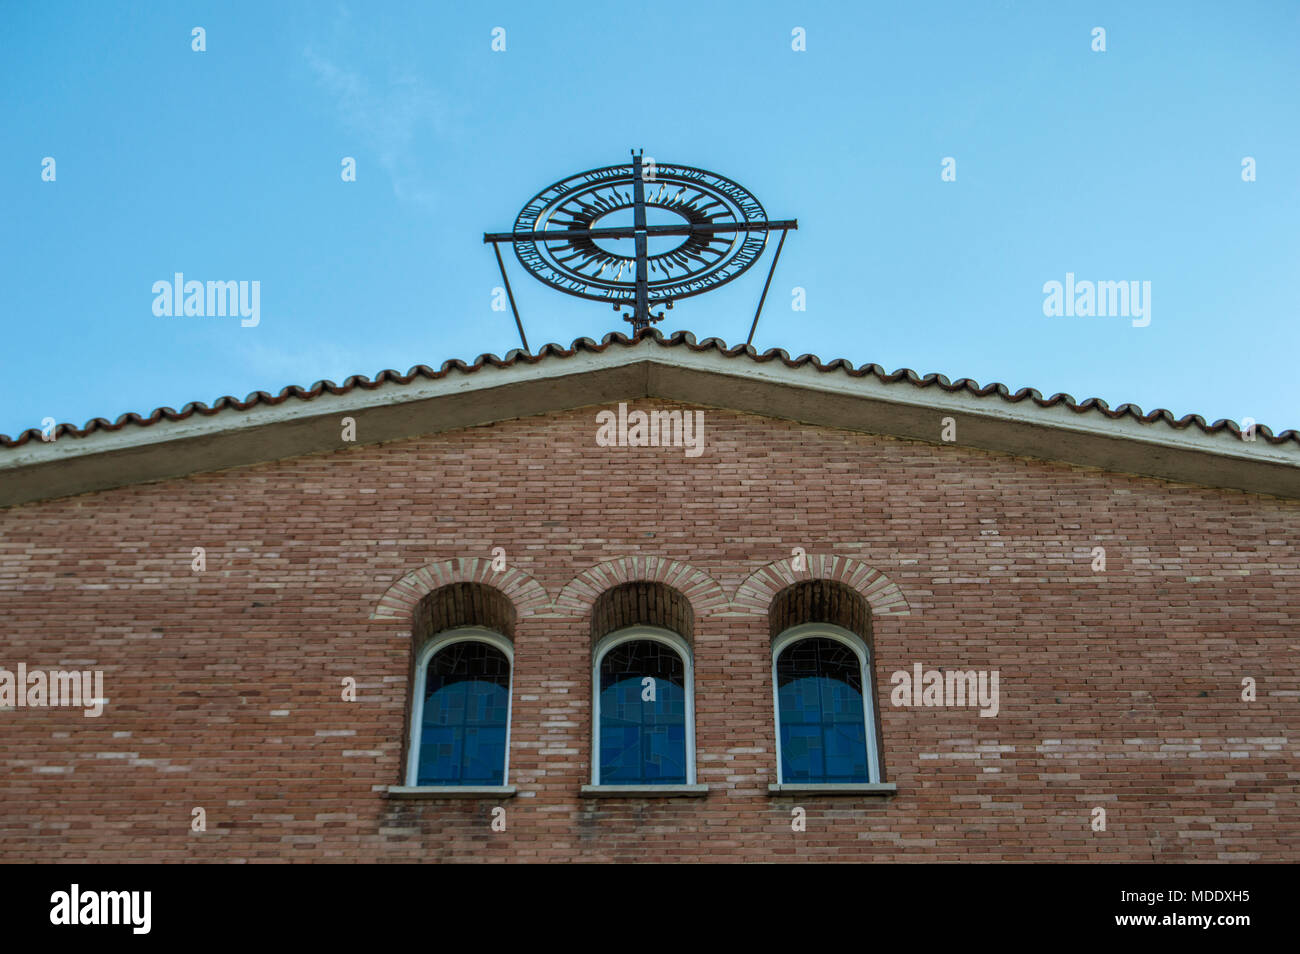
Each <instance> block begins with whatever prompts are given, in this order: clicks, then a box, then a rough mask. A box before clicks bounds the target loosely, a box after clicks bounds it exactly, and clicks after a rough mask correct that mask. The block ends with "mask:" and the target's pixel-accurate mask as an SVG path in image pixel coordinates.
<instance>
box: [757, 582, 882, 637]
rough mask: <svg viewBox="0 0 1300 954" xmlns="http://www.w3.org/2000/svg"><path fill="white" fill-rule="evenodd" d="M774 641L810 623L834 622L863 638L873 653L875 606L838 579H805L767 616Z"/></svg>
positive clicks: (774, 603) (785, 591)
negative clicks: (872, 615)
mask: <svg viewBox="0 0 1300 954" xmlns="http://www.w3.org/2000/svg"><path fill="white" fill-rule="evenodd" d="M767 618H768V623H769V625H770V629H771V634H772V639H773V640H775V639H776V638H777V637H778V636H780V635H781V634H782V633H784V632H786V631H787V630H790V629H793V628H794V627H796V626H803V625H804V624H806V623H830V624H831V625H833V626H838V627H840V629H846V630H848V631H849V632H850V633H853V634H854V635H856V636H859V637H861V639H862V641H863V642H864V643H866V644H867V648H868V649H870V650H871V651H872V652H873V653H874V652H875V645H874V643H873V641H872V639H871V607H870V606H869V605H868V604H867V601H866V599H865V598H864V597H863V596H862V594H861V593H859V592H858V591H857V590H854V589H851V588H849V587H848V586H846V585H845V584H843V583H839V582H837V581H835V580H803V581H801V582H799V583H795V584H794V585H793V586H787V587H786V588H785V589H783V590H782V591H781V592H780V593H778V594H776V598H775V599H773V600H772V607H771V609H770V610H768V614H767Z"/></svg>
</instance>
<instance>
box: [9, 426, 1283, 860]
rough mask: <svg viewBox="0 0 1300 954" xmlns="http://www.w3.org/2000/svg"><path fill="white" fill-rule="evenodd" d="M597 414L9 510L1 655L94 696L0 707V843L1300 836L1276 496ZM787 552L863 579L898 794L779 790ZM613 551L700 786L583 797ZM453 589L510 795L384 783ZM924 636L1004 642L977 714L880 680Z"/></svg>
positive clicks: (571, 854)
mask: <svg viewBox="0 0 1300 954" xmlns="http://www.w3.org/2000/svg"><path fill="white" fill-rule="evenodd" d="M633 406H635V407H640V408H641V409H644V410H650V409H664V408H669V407H674V406H678V405H671V404H667V403H656V402H648V401H639V402H636V403H635V404H634V405H633ZM596 410H597V409H596V408H589V409H585V410H582V411H573V412H566V413H558V414H550V415H545V416H540V417H536V418H530V419H527V420H522V421H513V422H507V423H502V424H498V425H492V426H486V427H479V428H474V429H471V430H468V431H462V432H458V433H454V434H445V435H437V436H431V437H426V438H420V439H414V440H408V441H402V442H396V443H391V444H387V445H380V446H349V447H345V448H343V449H340V450H338V451H337V452H334V453H329V454H322V455H316V456H312V457H309V458H299V459H295V460H290V461H284V462H277V463H270V464H262V465H257V466H252V467H244V468H238V469H233V470H228V471H224V472H219V473H212V474H204V475H199V476H195V477H190V478H185V479H178V480H171V481H166V482H162V483H156V484H150V485H141V486H134V487H127V488H121V489H117V490H111V491H106V492H102V493H96V494H89V495H83V496H80V497H76V498H69V499H63V500H52V501H45V502H39V503H34V504H28V505H23V506H20V507H16V508H10V509H7V510H2V511H0V595H2V597H3V600H4V605H5V607H6V609H7V614H6V616H7V618H6V630H5V637H4V641H3V654H2V655H0V665H2V666H4V667H6V668H8V669H10V670H14V669H15V668H16V666H17V664H18V663H19V662H24V663H26V664H27V665H28V666H29V667H34V666H46V667H54V668H65V669H102V670H103V671H104V679H105V683H104V685H105V695H106V696H107V697H108V699H109V702H108V704H107V706H106V708H105V711H104V714H103V715H102V716H101V717H99V718H85V717H83V716H82V714H81V711H80V710H73V709H50V708H46V709H30V708H23V709H12V710H9V711H0V857H2V858H3V859H4V860H6V861H27V860H47V861H57V860H165V861H182V860H190V861H207V860H248V861H258V860H270V859H292V860H344V859H346V860H377V859H386V860H402V861H413V860H471V859H473V860H490V861H502V860H514V859H518V860H559V859H574V858H578V859H590V860H655V861H667V860H677V859H690V858H701V857H704V858H708V859H710V860H735V859H752V860H793V859H823V860H824V859H834V860H850V859H853V860H868V859H877V860H899V859H909V860H911V859H923V858H924V859H932V860H967V861H969V860H1019V859H1043V860H1045V859H1053V860H1073V859H1078V860H1091V861H1118V860H1152V859H1156V860H1164V861H1185V860H1211V861H1214V860H1253V859H1270V860H1290V861H1295V860H1297V858H1298V857H1300V850H1298V849H1297V845H1298V844H1300V795H1298V794H1297V792H1298V791H1300V786H1298V785H1297V783H1298V782H1300V768H1298V767H1297V758H1296V741H1297V738H1298V737H1300V714H1298V709H1297V705H1296V703H1297V693H1298V690H1300V682H1298V681H1297V676H1298V675H1300V653H1298V652H1297V647H1296V633H1297V628H1296V624H1297V619H1300V503H1297V502H1296V501H1284V500H1280V499H1277V498H1270V497H1261V496H1255V495H1250V494H1246V493H1241V492H1235V491H1218V490H1212V489H1207V488H1200V487H1193V486H1188V485H1178V484H1171V483H1167V482H1163V481H1158V480H1154V479H1149V478H1139V477H1130V476H1123V475H1111V474H1106V473H1103V472H1101V471H1097V470H1093V469H1087V468H1080V467H1073V466H1069V465H1064V464H1051V463H1043V462H1036V461H1031V460H1026V459H1019V458H1012V457H1006V456H999V455H996V454H993V453H988V452H984V451H978V450H971V449H966V448H962V447H960V446H955V445H948V446H930V445H923V444H919V443H912V442H907V441H899V440H891V439H888V438H880V437H872V436H866V435H861V434H855V433H849V432H844V431H835V430H831V429H825V428H816V427H810V426H804V425H800V424H796V423H790V422H780V421H768V420H763V419H760V418H757V417H753V416H748V415H744V414H739V413H731V412H726V411H719V410H712V409H705V411H704V420H705V431H704V436H705V453H704V454H703V456H701V457H697V458H687V457H686V456H685V454H684V453H683V451H682V449H681V448H670V447H647V448H633V447H623V448H619V447H609V448H602V447H598V446H597V445H596V443H595V433H596V423H595V412H596ZM358 427H359V428H360V429H362V431H363V432H364V428H365V419H364V417H360V418H359V420H358ZM937 428H938V425H937V423H936V433H937ZM194 547H204V548H205V550H206V569H205V570H204V571H203V572H194V571H193V570H192V569H191V562H192V559H193V556H192V550H193V548H194ZM494 547H502V548H504V550H505V553H506V569H505V570H495V569H493V567H492V549H493V548H494ZM795 547H802V548H804V549H805V550H806V552H807V554H808V566H807V569H805V570H795V569H793V568H792V567H793V563H792V557H791V555H792V551H793V549H794V548H795ZM1094 547H1104V548H1105V558H1106V568H1105V570H1104V571H1103V572H1097V571H1094V570H1093V568H1092V566H1093V560H1094V556H1093V549H1094ZM802 579H827V580H834V581H837V582H838V583H840V584H842V585H843V586H844V587H847V588H848V589H851V590H852V591H854V592H855V593H856V594H858V595H859V596H860V597H861V601H862V604H863V605H865V606H867V607H869V608H870V611H871V614H872V616H871V621H870V634H871V638H872V640H873V642H874V653H873V660H872V661H873V665H874V671H875V679H876V683H877V686H876V697H877V698H876V704H877V707H878V709H879V712H880V717H881V732H880V737H881V740H882V760H883V761H884V762H885V764H886V765H887V766H888V773H889V779H890V781H892V782H894V783H896V784H897V785H898V794H897V795H896V796H894V797H892V798H887V799H882V798H872V797H864V796H852V797H830V796H811V795H808V796H804V795H800V796H797V797H791V796H789V795H780V796H772V795H769V793H768V789H767V786H768V783H769V782H772V781H775V764H774V757H775V756H774V742H773V726H772V689H771V684H770V680H771V660H770V657H769V649H770V645H771V626H770V614H771V612H772V611H773V607H772V600H773V598H775V597H777V596H778V594H780V593H781V592H782V591H784V590H786V589H787V588H788V587H790V586H791V585H792V584H794V583H796V582H798V581H799V580H802ZM637 580H654V581H658V582H661V583H664V584H665V585H667V586H669V587H671V588H672V589H673V590H676V591H677V592H679V593H681V594H683V596H684V597H685V598H686V599H687V600H689V601H690V610H691V616H692V617H693V621H694V622H693V640H692V642H693V646H694V654H695V680H696V697H695V708H696V713H697V715H696V739H697V766H698V776H699V781H700V782H702V783H705V784H707V785H709V786H710V787H711V790H710V792H709V794H708V796H707V797H705V798H698V799H696V798H683V799H671V800H654V799H626V800H618V799H613V800H610V799H585V798H583V797H581V796H580V794H579V789H580V786H581V785H582V784H583V783H585V782H587V781H588V780H589V764H588V760H589V757H590V743H591V739H590V721H591V709H590V706H591V687H590V685H589V682H590V660H591V656H590V651H591V636H592V631H593V619H592V613H593V606H594V605H595V603H596V601H597V600H598V599H599V598H600V595H601V594H602V593H604V592H605V591H607V590H609V589H611V588H613V587H617V586H619V585H620V584H625V583H629V582H635V581H637ZM467 582H479V583H486V584H488V585H489V586H492V587H493V588H494V589H496V590H498V591H500V592H501V593H502V594H504V596H505V597H508V598H509V601H510V602H511V604H512V607H511V609H512V612H513V616H514V633H513V642H514V647H515V672H514V689H513V692H514V696H513V722H512V726H511V739H512V747H511V755H510V782H511V783H512V784H514V785H516V786H517V787H518V790H519V794H518V796H517V797H515V798H512V799H504V800H486V801H476V800H435V801H402V800H397V799H392V798H388V797H386V795H385V790H386V788H387V787H388V786H389V785H394V784H399V783H400V782H401V775H402V764H401V755H402V751H403V733H404V732H405V726H406V723H405V717H404V713H405V710H406V705H407V686H408V679H409V671H410V661H411V656H410V653H411V642H412V638H413V636H412V628H413V627H412V613H413V611H415V610H416V608H417V606H419V605H420V603H421V599H422V597H423V596H424V595H425V594H427V593H429V592H431V591H433V590H434V589H436V588H437V587H438V586H443V585H446V584H448V583H467ZM851 602H852V601H850V603H851ZM481 609H483V611H484V612H488V611H492V610H491V609H490V608H482V607H481ZM422 612H426V613H432V612H433V610H432V609H431V608H430V607H429V606H428V605H427V604H426V605H425V606H424V607H423V609H422ZM837 612H838V611H837ZM426 622H427V621H426ZM915 663H920V664H922V665H923V667H924V668H926V669H939V668H945V669H952V668H960V669H974V670H994V669H996V670H998V671H999V673H1000V690H1001V703H1000V711H999V714H998V715H997V717H996V718H981V717H980V716H979V712H978V710H977V709H976V708H972V707H967V708H953V707H947V708H943V707H921V708H912V707H899V706H894V705H891V704H890V689H891V685H890V674H891V673H892V672H894V671H896V670H907V671H910V670H911V668H912V666H913V665H914V664H915ZM346 677H352V678H354V679H355V680H356V682H357V687H358V688H357V693H358V698H357V701H356V702H346V701H344V700H343V698H342V695H343V681H344V679H345V678H346ZM1245 677H1252V678H1253V679H1254V680H1256V683H1257V694H1258V695H1257V699H1256V701H1254V702H1243V701H1242V698H1241V694H1242V680H1243V678H1245ZM498 805H500V806H502V807H504V808H505V809H506V823H507V827H506V830H505V831H504V832H499V831H493V830H492V828H491V821H492V814H491V813H492V809H493V808H495V807H497V806H498ZM796 806H797V807H802V808H804V809H805V811H806V813H807V830H806V831H802V832H795V831H792V830H791V824H790V822H791V813H792V809H793V808H794V807H796ZM197 807H201V808H203V809H204V811H205V812H206V821H207V830H206V831H205V832H202V833H199V832H193V831H191V819H192V810H193V809H194V808H197ZM1097 807H1101V808H1104V809H1105V811H1106V830H1105V831H1094V830H1093V828H1092V822H1093V817H1094V816H1093V809H1094V808H1097Z"/></svg>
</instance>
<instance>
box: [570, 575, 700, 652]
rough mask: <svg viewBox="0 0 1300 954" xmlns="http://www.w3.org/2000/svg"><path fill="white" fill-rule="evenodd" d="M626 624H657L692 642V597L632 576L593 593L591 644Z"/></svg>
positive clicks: (626, 625)
mask: <svg viewBox="0 0 1300 954" xmlns="http://www.w3.org/2000/svg"><path fill="white" fill-rule="evenodd" d="M629 626H658V627H659V628H660V629H666V630H669V631H670V632H674V633H676V634H677V635H678V636H680V637H682V639H684V640H686V642H687V643H689V644H691V645H694V643H695V612H694V610H692V609H691V601H690V600H688V599H687V598H686V597H685V596H683V595H682V594H681V593H680V592H678V591H677V590H675V589H673V588H672V587H671V586H668V585H666V584H664V583H657V582H654V581H649V580H635V581H633V582H631V583H622V584H620V585H618V586H616V587H614V588H613V589H609V590H606V591H605V592H604V593H601V594H600V596H598V597H596V602H595V603H594V604H593V606H592V609H591V644H592V646H595V645H596V643H597V642H599V640H600V639H601V637H603V636H607V635H609V634H610V633H613V632H617V631H618V630H620V629H626V628H627V627H629Z"/></svg>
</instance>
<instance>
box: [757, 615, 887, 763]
mask: <svg viewBox="0 0 1300 954" xmlns="http://www.w3.org/2000/svg"><path fill="white" fill-rule="evenodd" d="M776 686H777V711H778V713H779V718H780V732H781V780H782V781H783V782H795V783H817V782H832V783H833V782H869V781H870V780H871V779H870V770H869V768H868V764H867V762H868V758H867V725H866V718H865V715H864V711H865V710H864V709H863V697H862V664H861V661H860V660H859V658H858V655H857V653H855V652H854V651H853V650H852V649H850V648H849V647H848V646H846V645H844V643H842V642H840V641H839V640H835V639H826V638H821V637H815V638H810V639H801V640H799V641H797V642H795V643H793V644H791V645H790V646H787V647H786V648H785V649H783V650H782V651H781V654H780V656H778V657H777V661H776Z"/></svg>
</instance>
